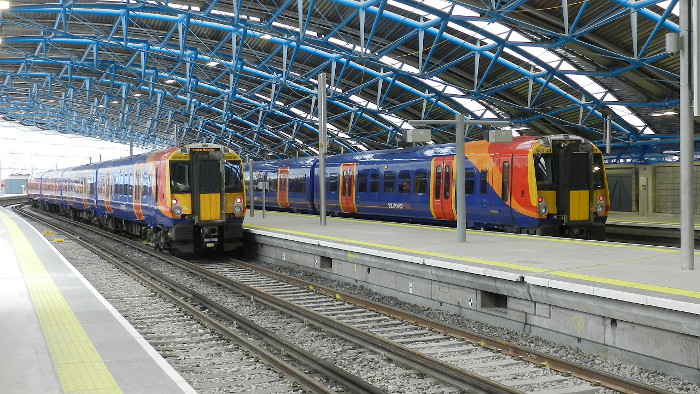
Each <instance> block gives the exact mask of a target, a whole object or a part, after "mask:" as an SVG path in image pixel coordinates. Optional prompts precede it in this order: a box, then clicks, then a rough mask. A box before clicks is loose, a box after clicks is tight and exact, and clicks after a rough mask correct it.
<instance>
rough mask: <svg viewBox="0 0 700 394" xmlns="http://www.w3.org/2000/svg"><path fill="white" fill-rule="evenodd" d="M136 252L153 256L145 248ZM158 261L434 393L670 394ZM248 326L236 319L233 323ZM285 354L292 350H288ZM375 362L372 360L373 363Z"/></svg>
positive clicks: (277, 286)
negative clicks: (318, 332)
mask: <svg viewBox="0 0 700 394" xmlns="http://www.w3.org/2000/svg"><path fill="white" fill-rule="evenodd" d="M91 229H93V230H94V228H91ZM132 244H133V243H132ZM134 246H138V247H139V248H141V249H142V250H143V251H147V252H148V253H153V252H152V251H151V250H150V249H149V248H147V247H144V246H143V245H134ZM157 256H158V258H159V259H163V260H167V261H168V263H167V264H173V265H176V266H179V267H180V268H182V269H185V270H187V271H188V272H190V273H191V274H196V275H201V276H203V277H206V278H208V280H210V281H213V282H216V283H218V284H219V285H220V286H224V287H226V288H228V289H233V290H234V291H235V292H237V293H240V294H243V295H244V297H245V298H246V299H249V300H250V302H251V303H256V302H259V303H262V304H264V305H265V306H266V307H270V308H276V309H278V310H284V311H285V313H286V314H288V315H289V316H291V318H292V320H288V321H283V325H285V326H288V327H296V326H297V325H299V324H300V323H299V322H302V323H301V325H303V326H307V325H308V324H307V323H308V322H312V323H311V324H313V325H315V326H318V327H322V328H323V330H324V332H327V333H335V334H336V335H338V336H339V337H343V338H353V339H351V342H353V343H354V344H356V345H361V346H363V347H364V348H366V349H372V350H373V352H374V353H373V354H374V357H376V355H377V353H378V354H379V355H380V358H382V359H387V358H388V359H390V360H394V361H396V362H398V363H400V364H401V365H402V368H406V369H407V370H404V371H402V372H401V374H403V375H407V376H415V377H420V376H422V375H425V374H427V375H430V376H433V378H434V379H436V380H438V381H440V382H445V383H447V384H446V385H445V386H444V387H438V386H434V387H431V390H432V391H434V392H438V391H440V392H453V391H454V392H457V391H472V392H473V390H482V391H484V392H537V393H542V394H554V393H561V394H564V393H597V392H601V389H602V388H601V386H602V387H605V388H608V389H611V390H616V391H621V392H638V393H651V392H654V393H656V392H662V391H661V390H659V389H656V388H654V387H651V386H646V385H643V384H637V383H635V382H631V381H627V380H624V379H620V378H616V377H614V376H612V375H608V374H605V373H601V372H599V371H594V370H590V369H587V368H582V367H579V366H576V365H573V364H571V363H568V362H565V361H562V360H557V359H554V358H551V357H548V356H546V355H544V354H541V353H538V352H535V351H532V350H530V349H523V348H520V347H518V346H515V345H512V344H508V343H504V342H500V341H495V340H490V339H488V338H485V337H479V336H475V335H473V334H470V333H464V332H459V331H456V330H454V329H452V328H450V327H445V326H441V325H439V324H438V323H436V322H430V321H426V320H424V319H420V318H418V317H416V316H411V315H407V314H405V313H402V312H400V311H396V310H391V309H389V308H386V307H384V306H381V305H375V304H371V303H369V302H367V301H366V300H361V299H357V298H353V297H350V296H348V295H342V294H339V293H338V292H335V291H334V290H333V289H327V288H322V287H318V286H316V285H313V284H310V283H306V282H303V281H300V280H298V279H295V278H290V277H284V276H281V275H280V274H278V273H273V272H269V271H264V270H262V271H261V270H260V269H259V268H255V269H254V268H253V267H252V266H249V265H246V264H245V263H242V262H240V261H236V262H234V263H235V265H234V264H232V262H230V261H228V262H222V261H219V262H207V261H200V262H198V263H196V264H192V263H189V262H185V261H182V260H180V259H174V258H171V257H167V256H163V255H162V254H157ZM156 274H157V273H156V272H154V273H151V275H156ZM161 280H162V279H161ZM169 286H173V287H177V286H178V285H176V284H170V285H169ZM188 289H189V287H187V286H185V290H183V292H187V291H189V292H190V294H189V297H190V299H196V300H197V301H199V302H200V303H201V305H204V306H205V307H206V308H208V309H214V310H216V307H214V306H219V305H217V303H216V301H214V300H209V299H207V300H200V298H204V297H203V296H201V295H193V294H192V292H191V290H188ZM219 313H223V312H219ZM258 313H259V311H258ZM244 318H245V317H243V316H236V317H231V315H229V319H234V320H236V319H244ZM236 321H238V320H236ZM268 329H269V330H270V331H275V330H279V328H274V327H272V328H268ZM281 346H283V348H284V346H285V345H281ZM286 346H289V345H286ZM287 349H289V347H287ZM348 349H349V348H348ZM353 351H356V350H355V349H353ZM369 359H370V360H372V356H369ZM416 380H417V379H414V381H416ZM428 380H430V379H428ZM475 387H476V389H475ZM388 391H391V390H388Z"/></svg>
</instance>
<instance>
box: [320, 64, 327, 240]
mask: <svg viewBox="0 0 700 394" xmlns="http://www.w3.org/2000/svg"><path fill="white" fill-rule="evenodd" d="M326 114H327V100H326V73H320V74H318V182H319V185H318V189H319V190H318V192H319V197H320V201H319V203H320V207H319V213H320V219H321V226H325V225H326V145H327V144H328V134H327V133H326V121H327V115H326Z"/></svg>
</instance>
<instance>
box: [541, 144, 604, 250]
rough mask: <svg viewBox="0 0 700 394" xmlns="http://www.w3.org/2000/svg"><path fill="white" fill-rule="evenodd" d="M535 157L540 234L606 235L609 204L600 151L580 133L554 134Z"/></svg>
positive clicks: (571, 235) (590, 236)
mask: <svg viewBox="0 0 700 394" xmlns="http://www.w3.org/2000/svg"><path fill="white" fill-rule="evenodd" d="M532 158H533V168H534V171H535V178H536V183H537V193H538V194H537V203H538V211H539V213H540V217H541V219H542V225H541V234H543V235H563V236H569V237H576V238H594V239H602V238H604V237H605V221H606V219H607V215H608V211H609V209H610V206H609V202H608V201H609V197H608V191H607V185H606V180H605V169H604V167H603V158H602V154H601V152H600V151H599V150H598V149H597V148H596V147H595V146H594V145H592V144H591V143H589V142H588V141H586V140H584V139H582V138H579V137H570V136H551V137H547V138H544V139H543V140H541V141H540V142H539V143H538V144H535V146H534V147H533V150H532Z"/></svg>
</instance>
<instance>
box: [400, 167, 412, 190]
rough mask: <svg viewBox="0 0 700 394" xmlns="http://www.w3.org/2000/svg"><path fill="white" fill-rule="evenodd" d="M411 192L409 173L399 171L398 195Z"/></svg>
mask: <svg viewBox="0 0 700 394" xmlns="http://www.w3.org/2000/svg"><path fill="white" fill-rule="evenodd" d="M410 192H411V172H410V171H401V172H400V173H399V193H410Z"/></svg>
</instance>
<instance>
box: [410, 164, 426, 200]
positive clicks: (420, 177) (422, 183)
mask: <svg viewBox="0 0 700 394" xmlns="http://www.w3.org/2000/svg"><path fill="white" fill-rule="evenodd" d="M413 191H414V193H418V194H420V193H426V192H427V191H428V172H427V171H424V170H419V171H416V174H415V175H414V177H413Z"/></svg>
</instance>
